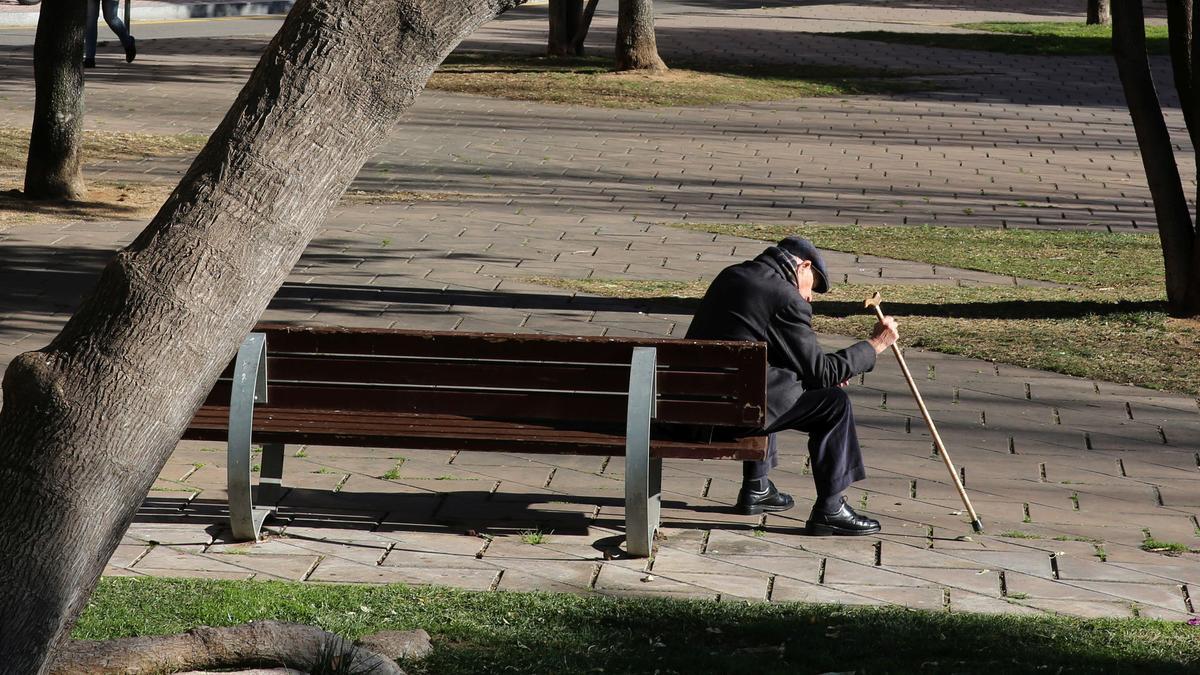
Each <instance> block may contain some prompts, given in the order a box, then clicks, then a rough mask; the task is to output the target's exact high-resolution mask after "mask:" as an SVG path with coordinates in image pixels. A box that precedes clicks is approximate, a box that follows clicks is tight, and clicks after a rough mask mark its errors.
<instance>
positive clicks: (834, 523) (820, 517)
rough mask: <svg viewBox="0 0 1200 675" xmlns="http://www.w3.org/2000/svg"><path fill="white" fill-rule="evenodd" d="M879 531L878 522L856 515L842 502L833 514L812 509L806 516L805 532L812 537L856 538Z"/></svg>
mask: <svg viewBox="0 0 1200 675" xmlns="http://www.w3.org/2000/svg"><path fill="white" fill-rule="evenodd" d="M879 529H880V528H879V521H878V520H875V519H873V518H868V517H866V516H860V515H858V514H857V513H855V512H854V509H852V508H850V505H849V504H847V503H846V502H845V501H844V500H843V501H842V508H840V509H838V510H837V511H836V512H835V513H821V512H820V511H817V509H816V508H813V511H812V513H810V514H808V528H807V531H808V534H809V535H813V536H824V535H828V534H840V535H845V536H850V537H856V536H859V535H864V534H875V533H876V532H878V531H879Z"/></svg>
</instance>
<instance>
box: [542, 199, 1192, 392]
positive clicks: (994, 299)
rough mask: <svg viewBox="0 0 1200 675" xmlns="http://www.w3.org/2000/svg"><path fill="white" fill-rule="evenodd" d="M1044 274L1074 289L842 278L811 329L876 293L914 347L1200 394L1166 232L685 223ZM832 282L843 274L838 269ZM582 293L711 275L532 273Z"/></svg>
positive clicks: (689, 290)
mask: <svg viewBox="0 0 1200 675" xmlns="http://www.w3.org/2000/svg"><path fill="white" fill-rule="evenodd" d="M677 226H679V227H684V228H687V229H691V230H697V231H703V232H710V233H713V234H721V235H731V236H738V237H748V238H752V239H760V240H763V241H778V240H779V239H781V238H782V237H784V236H786V235H788V234H796V233H797V232H799V233H800V234H803V235H804V236H806V237H808V238H810V239H811V240H812V241H813V242H814V243H815V244H816V245H817V246H818V247H820V248H823V249H827V250H835V251H844V252H848V253H855V254H859V255H871V256H882V257H887V258H894V259H900V260H913V261H919V262H925V263H929V264H933V265H943V266H952V267H961V268H966V269H974V270H979V271H983V272H990V273H994V274H1001V275H1005V276H1016V277H1020V278H1024V279H1035V280H1041V281H1050V282H1057V283H1063V284H1067V283H1069V284H1072V285H1073V286H1074V287H1070V288H1068V287H1048V288H1047V287H1030V286H1007V285H1002V286H963V287H959V286H952V285H948V284H947V285H909V284H892V285H878V286H876V285H852V284H835V285H834V286H833V288H832V290H831V291H830V292H829V293H826V294H823V295H818V296H817V297H816V298H815V301H814V310H815V313H816V316H815V317H814V323H813V325H814V328H816V329H817V330H818V331H821V332H826V333H835V334H840V335H852V336H861V335H865V334H867V333H868V332H869V330H870V327H871V325H872V324H873V322H874V320H873V318H872V317H871V315H869V314H867V313H866V312H864V311H863V308H862V300H863V298H866V297H867V296H869V295H870V294H871V293H872V292H874V291H876V290H878V291H879V292H880V293H882V294H883V298H884V308H885V311H887V313H888V314H891V315H893V316H896V317H897V318H898V319H900V322H901V339H902V340H903V343H904V344H905V345H906V346H910V347H918V348H923V349H929V350H933V351H938V352H942V353H946V354H958V355H961V356H966V357H970V358H976V359H984V360H991V361H997V362H999V363H1008V364H1013V365H1018V366H1022V367H1027V368H1036V369H1038V370H1048V371H1052V372H1058V373H1063V374H1067V375H1075V376H1078V377H1084V378H1089V379H1098V380H1103V381H1108V382H1121V383H1130V384H1136V385H1139V386H1144V387H1150V388H1153V389H1161V390H1165V391H1175V392H1182V393H1188V394H1200V322H1197V321H1194V320H1186V319H1175V318H1171V317H1169V316H1168V315H1167V313H1166V304H1165V294H1164V291H1163V276H1162V275H1163V272H1162V269H1163V268H1162V254H1161V249H1160V246H1159V243H1158V237H1157V235H1153V234H1110V233H1104V232H1071V231H1050V230H981V229H975V228H949V227H932V226H915V227H860V226H808V225H805V226H803V227H800V228H797V227H796V226H794V225H791V226H785V225H757V224H724V223H688V224H677ZM832 272H833V274H834V275H835V278H836V276H837V273H838V270H836V269H834V270H832ZM533 281H535V282H537V283H542V284H546V285H551V286H556V287H559V288H565V289H569V290H574V291H578V292H581V293H592V294H596V295H605V296H611V297H624V298H641V299H654V300H657V301H659V302H668V303H673V304H676V305H679V306H680V309H679V311H681V312H684V313H689V312H691V311H693V310H694V306H695V305H694V303H695V300H696V299H698V298H700V297H702V296H703V295H704V291H705V289H706V288H707V285H708V282H707V280H697V281H643V280H637V279H585V280H570V279H558V278H554V279H551V278H535V279H533Z"/></svg>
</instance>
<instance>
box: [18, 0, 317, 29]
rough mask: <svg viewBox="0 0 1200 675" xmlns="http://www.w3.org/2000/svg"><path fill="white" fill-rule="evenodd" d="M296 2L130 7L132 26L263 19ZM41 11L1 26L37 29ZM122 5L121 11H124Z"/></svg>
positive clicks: (283, 11) (257, 0)
mask: <svg viewBox="0 0 1200 675" xmlns="http://www.w3.org/2000/svg"><path fill="white" fill-rule="evenodd" d="M293 4H295V1H294V0H250V1H249V2H198V3H194V4H189V5H165V4H155V5H151V6H148V7H147V6H145V5H142V6H139V5H138V3H136V2H135V3H133V5H132V6H131V7H130V17H129V19H130V23H136V22H137V21H163V20H170V19H210V18H214V17H222V16H264V15H268V14H287V13H288V12H289V11H290V10H291V9H292V5H293ZM39 9H40V5H39V7H38V9H34V10H33V11H28V12H4V13H2V14H0V26H7V27H13V26H36V25H37V21H38V15H39V13H40V12H39ZM123 9H124V7H123V3H122V8H121V10H122V11H123Z"/></svg>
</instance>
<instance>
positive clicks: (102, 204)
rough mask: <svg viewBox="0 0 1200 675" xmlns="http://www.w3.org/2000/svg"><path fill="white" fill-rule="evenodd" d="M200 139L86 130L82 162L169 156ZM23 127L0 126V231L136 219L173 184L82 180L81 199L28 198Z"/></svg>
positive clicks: (187, 150) (200, 144) (150, 211)
mask: <svg viewBox="0 0 1200 675" xmlns="http://www.w3.org/2000/svg"><path fill="white" fill-rule="evenodd" d="M205 140H206V138H205V137H204V136H198V135H195V134H176V135H170V134H141V133H137V134H135V133H119V132H108V131H88V132H86V134H85V138H84V143H83V157H84V161H85V163H89V164H90V163H94V162H100V161H111V160H122V161H126V160H138V159H144V158H148V157H172V156H178V155H186V154H191V153H195V152H197V151H199V149H200V148H201V147H203V146H204V142H205ZM28 150H29V131H28V130H24V129H12V128H0V230H3V229H7V228H9V227H12V226H14V225H35V224H40V223H61V222H64V221H78V220H142V219H146V218H149V217H150V216H152V215H154V213H155V212H156V211H158V208H159V207H160V206H162V203H163V201H164V200H166V198H167V196H168V195H169V194H170V193H171V190H172V189H174V187H175V186H174V185H172V184H165V183H141V182H134V181H125V182H111V181H88V197H87V199H85V200H81V201H65V200H53V201H40V200H39V201H30V200H27V199H25V198H24V197H23V196H22V193H21V186H22V183H23V176H24V171H25V159H26V155H27V153H28Z"/></svg>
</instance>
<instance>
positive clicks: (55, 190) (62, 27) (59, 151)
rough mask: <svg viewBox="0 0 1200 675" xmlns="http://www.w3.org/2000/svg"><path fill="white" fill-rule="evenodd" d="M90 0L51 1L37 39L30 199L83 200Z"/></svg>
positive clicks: (27, 166) (27, 183) (40, 18)
mask: <svg viewBox="0 0 1200 675" xmlns="http://www.w3.org/2000/svg"><path fill="white" fill-rule="evenodd" d="M86 21H87V3H86V2H83V0H46V2H45V3H44V4H43V5H42V11H41V13H40V14H39V16H38V27H37V37H36V38H35V39H34V43H33V80H34V104H33V129H32V131H31V132H30V135H29V158H28V160H27V161H26V163H25V196H26V197H28V198H29V199H82V198H83V197H86V196H87V188H86V187H85V186H84V183H83V164H82V160H81V156H80V148H81V147H82V145H83V35H84V25H85V24H86Z"/></svg>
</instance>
